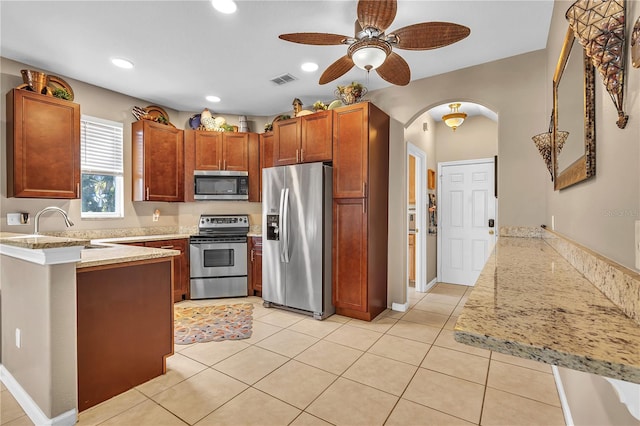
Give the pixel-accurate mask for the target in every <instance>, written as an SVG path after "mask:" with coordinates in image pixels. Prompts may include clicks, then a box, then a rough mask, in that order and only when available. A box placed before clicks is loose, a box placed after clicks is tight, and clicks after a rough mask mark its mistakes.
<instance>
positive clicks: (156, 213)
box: [153, 209, 160, 222]
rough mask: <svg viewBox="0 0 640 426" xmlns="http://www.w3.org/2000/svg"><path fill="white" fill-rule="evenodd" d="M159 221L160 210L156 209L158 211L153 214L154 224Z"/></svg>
mask: <svg viewBox="0 0 640 426" xmlns="http://www.w3.org/2000/svg"><path fill="white" fill-rule="evenodd" d="M158 219H160V209H156V210H155V211H154V212H153V221H154V222H157V221H158Z"/></svg>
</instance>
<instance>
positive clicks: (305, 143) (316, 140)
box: [300, 111, 333, 163]
mask: <svg viewBox="0 0 640 426" xmlns="http://www.w3.org/2000/svg"><path fill="white" fill-rule="evenodd" d="M301 119H302V137H301V143H300V150H301V153H300V162H301V163H313V162H316V161H331V159H332V158H333V156H332V149H333V143H332V141H333V111H320V112H316V113H315V114H310V115H305V116H303V117H302V118H301Z"/></svg>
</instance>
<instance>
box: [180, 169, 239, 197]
mask: <svg viewBox="0 0 640 426" xmlns="http://www.w3.org/2000/svg"><path fill="white" fill-rule="evenodd" d="M193 187H194V197H193V198H194V199H196V200H248V199H249V173H248V172H235V171H228V170H196V171H194V172H193Z"/></svg>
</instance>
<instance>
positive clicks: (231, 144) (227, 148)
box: [222, 132, 249, 172]
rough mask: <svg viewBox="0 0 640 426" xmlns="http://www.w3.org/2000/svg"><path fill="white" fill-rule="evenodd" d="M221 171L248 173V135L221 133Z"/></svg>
mask: <svg viewBox="0 0 640 426" xmlns="http://www.w3.org/2000/svg"><path fill="white" fill-rule="evenodd" d="M222 153H223V155H222V170H232V171H236V172H237V171H241V172H248V171H249V134H248V133H235V132H228V133H223V136H222Z"/></svg>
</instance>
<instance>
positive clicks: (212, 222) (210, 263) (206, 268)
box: [189, 214, 249, 299]
mask: <svg viewBox="0 0 640 426" xmlns="http://www.w3.org/2000/svg"><path fill="white" fill-rule="evenodd" d="M248 232H249V216H247V215H213V214H203V215H201V216H200V223H199V225H198V234H197V235H192V236H191V238H190V240H189V243H190V244H189V245H190V248H189V255H190V260H191V267H190V269H191V298H192V299H209V298H216V297H237V296H247V295H248V291H247V233H248Z"/></svg>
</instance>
